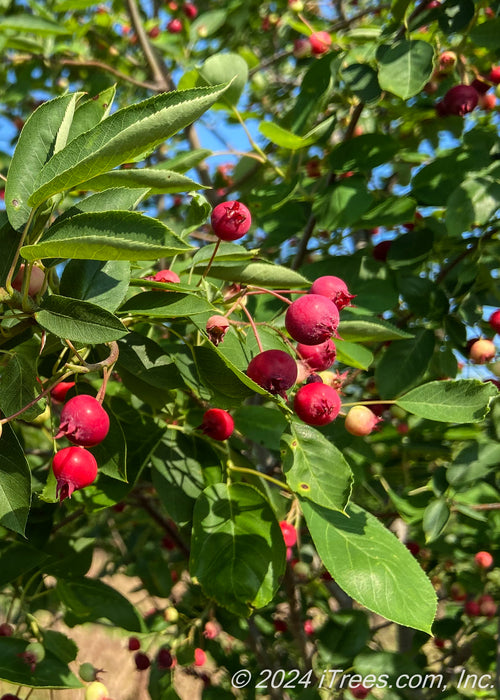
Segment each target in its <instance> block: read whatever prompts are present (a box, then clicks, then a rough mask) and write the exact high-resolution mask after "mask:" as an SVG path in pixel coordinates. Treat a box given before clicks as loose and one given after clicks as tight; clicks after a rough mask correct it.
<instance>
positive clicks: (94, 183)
mask: <svg viewBox="0 0 500 700" xmlns="http://www.w3.org/2000/svg"><path fill="white" fill-rule="evenodd" d="M111 187H131V188H132V187H134V188H141V187H145V188H146V187H147V188H149V189H151V190H152V191H151V192H150V193H149V194H160V193H161V194H173V193H175V192H191V191H192V190H203V189H207V188H206V187H205V186H204V185H200V184H199V183H198V182H195V181H194V180H191V178H190V177H186V176H185V175H182V174H181V173H177V172H175V171H174V170H164V169H162V170H160V169H155V168H131V169H130V170H111V171H110V172H109V173H104V174H103V175H98V176H97V177H93V178H92V179H91V180H86V181H85V182H82V183H81V184H80V185H79V188H80V189H82V190H94V191H96V192H97V191H102V190H107V189H109V188H111Z"/></svg>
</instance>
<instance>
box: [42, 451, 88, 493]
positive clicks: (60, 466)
mask: <svg viewBox="0 0 500 700" xmlns="http://www.w3.org/2000/svg"><path fill="white" fill-rule="evenodd" d="M52 471H53V472H54V476H55V477H56V480H57V488H56V497H57V498H59V501H63V500H64V499H65V498H71V494H72V493H73V491H78V490H79V489H83V488H85V486H89V485H90V484H92V483H93V482H94V481H95V479H96V477H97V462H96V460H95V457H94V455H93V454H91V453H90V452H89V451H88V450H86V449H85V448H84V447H65V448H64V449H62V450H59V452H57V453H56V454H55V455H54V458H53V460H52Z"/></svg>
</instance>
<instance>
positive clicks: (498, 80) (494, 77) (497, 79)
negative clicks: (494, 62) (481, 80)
mask: <svg viewBox="0 0 500 700" xmlns="http://www.w3.org/2000/svg"><path fill="white" fill-rule="evenodd" d="M488 80H491V82H492V83H494V84H495V85H500V66H492V67H491V70H490V72H489V73H488Z"/></svg>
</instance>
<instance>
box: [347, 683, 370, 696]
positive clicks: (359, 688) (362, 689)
mask: <svg viewBox="0 0 500 700" xmlns="http://www.w3.org/2000/svg"><path fill="white" fill-rule="evenodd" d="M350 691H351V695H353V696H354V697H355V698H361V699H362V698H366V696H367V695H368V693H369V692H370V688H367V687H366V686H364V685H362V684H361V683H360V684H359V685H355V686H353V687H352V688H350Z"/></svg>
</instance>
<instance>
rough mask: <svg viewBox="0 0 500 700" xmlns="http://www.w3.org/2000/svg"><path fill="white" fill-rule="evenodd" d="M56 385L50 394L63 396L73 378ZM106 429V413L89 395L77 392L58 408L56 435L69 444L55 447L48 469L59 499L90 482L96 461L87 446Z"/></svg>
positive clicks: (58, 397) (96, 441) (107, 424)
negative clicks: (54, 478)
mask: <svg viewBox="0 0 500 700" xmlns="http://www.w3.org/2000/svg"><path fill="white" fill-rule="evenodd" d="M65 384H66V386H64V387H61V385H58V386H57V387H55V388H54V389H53V390H52V392H53V398H55V399H56V400H60V398H61V397H62V398H63V400H64V397H65V396H66V393H67V392H68V391H69V389H70V388H71V387H72V386H74V382H66V383H65ZM108 431H109V416H108V414H107V413H106V411H105V410H104V408H103V407H102V405H101V404H100V402H99V401H98V400H97V399H96V398H94V397H93V396H88V395H87V394H81V395H79V396H74V397H73V398H71V399H70V400H69V401H67V402H66V403H65V405H64V407H63V410H62V412H61V420H60V424H59V432H58V433H57V435H56V436H55V437H56V439H58V438H61V437H66V438H67V439H68V440H69V441H70V442H71V443H73V446H72V447H64V448H63V449H62V450H59V451H58V452H57V453H56V454H55V455H54V458H53V460H52V470H53V472H54V476H55V477H56V480H57V488H56V495H57V497H58V498H59V500H60V501H63V500H64V499H65V498H70V497H71V494H72V493H73V492H74V491H77V490H78V489H82V488H84V487H85V486H89V485H90V484H92V483H93V482H94V481H95V479H96V477H97V462H96V459H95V457H94V455H93V454H92V453H91V452H89V451H88V450H87V449H85V448H87V447H94V446H95V445H98V444H99V443H100V442H102V441H103V440H104V438H105V437H106V435H107V434H108Z"/></svg>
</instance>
